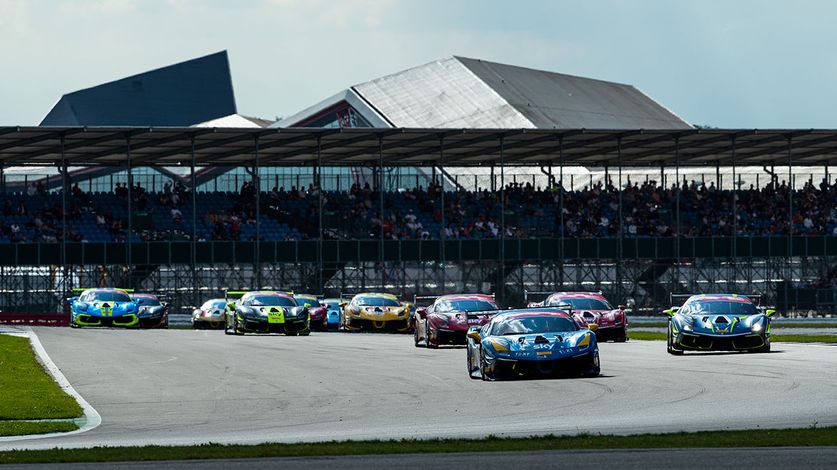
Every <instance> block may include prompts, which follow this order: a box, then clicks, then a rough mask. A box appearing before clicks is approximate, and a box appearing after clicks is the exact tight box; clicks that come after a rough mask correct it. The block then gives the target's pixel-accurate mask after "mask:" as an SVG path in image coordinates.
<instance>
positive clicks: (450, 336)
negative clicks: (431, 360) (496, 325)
mask: <svg viewBox="0 0 837 470" xmlns="http://www.w3.org/2000/svg"><path fill="white" fill-rule="evenodd" d="M417 299H418V298H417ZM499 309H500V307H498V306H497V302H496V301H495V300H494V296H493V295H484V294H451V295H443V296H442V297H438V298H436V300H435V301H434V302H433V303H432V304H430V305H429V306H427V307H419V308H417V309H416V317H415V328H414V329H413V334H414V341H415V345H416V347H417V348H418V347H421V346H424V347H427V348H436V347H439V346H440V345H442V344H466V338H465V335H466V334H467V333H468V328H470V327H472V326H481V325H484V324H486V323H488V321H489V320H490V319H491V317H492V316H493V315H494V314H496V313H497V310H499Z"/></svg>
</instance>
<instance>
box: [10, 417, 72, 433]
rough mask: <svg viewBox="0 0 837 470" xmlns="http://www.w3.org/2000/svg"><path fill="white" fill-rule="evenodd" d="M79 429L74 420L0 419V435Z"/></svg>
mask: <svg viewBox="0 0 837 470" xmlns="http://www.w3.org/2000/svg"><path fill="white" fill-rule="evenodd" d="M76 429H78V425H77V424H76V423H73V422H72V421H36V422H32V421H0V436H24V435H27V434H49V433H51V432H70V431H75V430H76Z"/></svg>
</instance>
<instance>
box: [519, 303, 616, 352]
mask: <svg viewBox="0 0 837 470" xmlns="http://www.w3.org/2000/svg"><path fill="white" fill-rule="evenodd" d="M528 307H529V308H534V307H559V308H561V309H562V310H565V311H567V312H569V313H570V314H571V315H572V316H573V318H575V321H577V322H578V324H579V325H581V326H582V327H586V326H588V325H590V324H596V325H598V329H597V330H596V339H597V340H599V341H600V342H602V341H608V340H613V341H616V342H617V343H624V342H625V341H627V340H628V315H627V314H625V306H624V305H620V306H618V307H617V308H613V306H612V305H610V302H608V301H607V299H606V298H605V296H604V295H602V294H601V293H600V292H555V293H553V294H550V295H549V297H547V298H546V300H544V301H543V302H531V303H529V304H528Z"/></svg>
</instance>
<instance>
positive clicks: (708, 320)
mask: <svg viewBox="0 0 837 470" xmlns="http://www.w3.org/2000/svg"><path fill="white" fill-rule="evenodd" d="M677 317H679V318H676V319H675V320H676V321H677V324H676V326H677V327H678V329H680V330H683V331H688V330H687V329H686V328H685V327H686V325H688V326H690V327H691V330H692V331H693V332H695V333H704V334H712V335H737V334H744V333H752V332H753V329H752V328H753V325H755V324H756V323H758V322H763V327H764V328H767V327H768V326H769V325H768V321H769V320H768V319H767V317H766V316H765V315H727V314H723V315H707V314H696V315H677Z"/></svg>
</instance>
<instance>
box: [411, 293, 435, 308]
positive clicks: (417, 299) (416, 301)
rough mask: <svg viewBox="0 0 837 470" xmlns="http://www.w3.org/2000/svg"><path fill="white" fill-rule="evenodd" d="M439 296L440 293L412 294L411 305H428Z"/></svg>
mask: <svg viewBox="0 0 837 470" xmlns="http://www.w3.org/2000/svg"><path fill="white" fill-rule="evenodd" d="M439 297H441V295H414V296H413V305H415V306H416V307H429V306H430V305H433V302H435V301H436V299H438V298H439ZM426 301H429V302H426Z"/></svg>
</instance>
